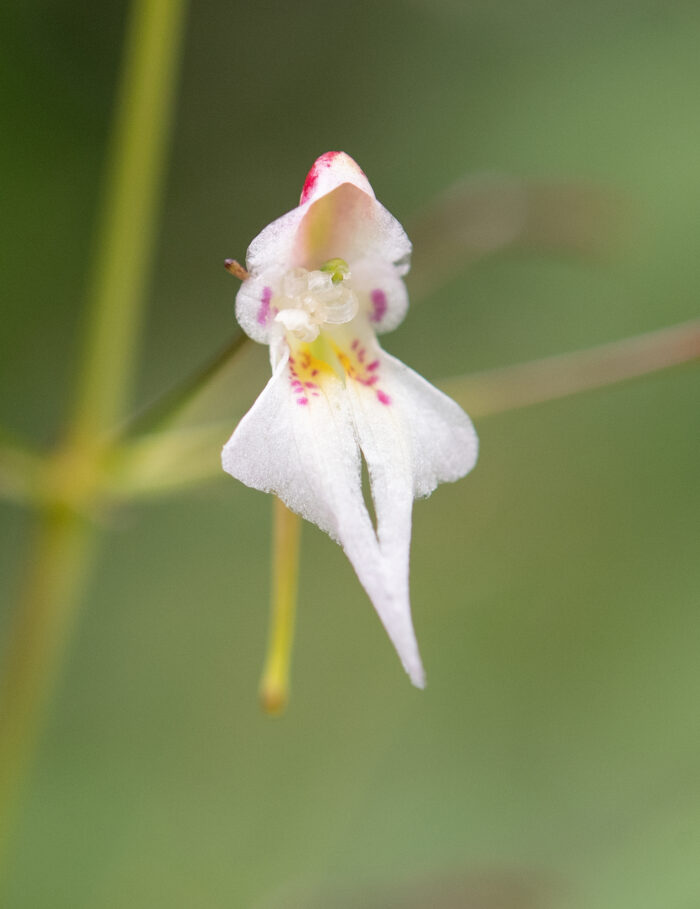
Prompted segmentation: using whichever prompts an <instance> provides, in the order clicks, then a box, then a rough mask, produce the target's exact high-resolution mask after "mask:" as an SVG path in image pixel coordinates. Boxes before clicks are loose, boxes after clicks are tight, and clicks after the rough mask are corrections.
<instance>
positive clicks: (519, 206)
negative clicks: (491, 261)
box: [407, 175, 628, 302]
mask: <svg viewBox="0 0 700 909" xmlns="http://www.w3.org/2000/svg"><path fill="white" fill-rule="evenodd" d="M627 207H628V203H625V201H624V200H623V199H621V198H619V197H616V196H615V195H614V194H613V193H612V192H610V191H607V190H605V189H604V188H602V187H600V186H596V185H595V184H586V183H584V182H581V181H578V182H577V181H573V180H568V181H567V180H561V181H558V182H557V181H551V180H549V181H547V180H538V181H535V180H532V181H528V180H521V179H516V178H509V177H506V176H499V175H493V176H482V177H478V178H470V179H469V180H464V181H462V182H461V183H457V184H455V185H454V186H452V187H450V188H449V189H448V190H446V191H445V192H444V193H442V194H441V195H439V196H438V197H437V198H436V199H435V200H434V201H433V202H431V203H430V204H429V205H428V206H427V207H426V208H425V209H423V211H422V212H419V213H418V214H417V215H416V216H414V217H413V218H412V219H411V220H409V222H408V234H409V236H410V237H411V240H412V241H413V249H414V253H413V265H412V268H411V272H410V273H409V276H408V278H407V282H408V285H409V291H410V296H411V300H412V302H416V301H417V300H419V299H421V298H422V297H424V296H426V295H427V294H429V293H431V292H433V291H435V290H437V289H438V288H439V287H440V286H441V285H442V284H444V283H445V282H446V281H449V280H450V278H452V277H453V276H454V275H455V274H457V273H458V272H459V271H460V270H461V269H462V268H464V267H465V266H467V265H469V264H470V263H472V262H474V261H476V260H478V259H481V258H483V257H484V256H488V255H493V254H495V253H500V252H504V251H507V250H524V251H529V252H541V253H547V254H549V255H551V254H563V255H577V256H584V257H593V258H599V257H601V256H605V255H609V254H610V252H611V250H614V249H615V248H616V246H617V245H618V244H619V241H620V238H621V234H622V227H623V220H624V214H625V209H626V208H627Z"/></svg>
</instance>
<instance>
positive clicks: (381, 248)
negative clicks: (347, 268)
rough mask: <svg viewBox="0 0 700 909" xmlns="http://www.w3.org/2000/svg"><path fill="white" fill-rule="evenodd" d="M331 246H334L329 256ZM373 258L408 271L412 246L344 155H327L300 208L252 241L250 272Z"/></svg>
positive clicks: (248, 261)
mask: <svg viewBox="0 0 700 909" xmlns="http://www.w3.org/2000/svg"><path fill="white" fill-rule="evenodd" d="M329 247H333V249H332V251H331V252H330V253H328V254H326V253H327V250H328V249H329ZM370 252H371V253H372V254H374V255H377V256H379V257H381V258H382V259H384V260H385V261H387V262H390V263H395V264H396V265H397V267H398V268H399V270H400V273H401V274H405V273H406V272H407V271H408V267H409V265H408V263H409V258H410V254H411V242H410V240H409V239H408V237H407V236H406V232H405V231H404V229H403V228H402V227H401V225H400V224H399V222H398V221H397V220H396V218H394V216H393V215H392V214H391V213H390V212H389V211H387V209H386V208H384V206H383V205H382V204H381V203H379V202H378V201H377V199H376V198H375V195H374V192H373V190H372V187H371V186H370V183H369V181H368V180H367V178H366V177H365V175H364V173H363V172H362V171H361V170H360V168H359V167H358V165H357V164H356V163H355V162H354V161H353V159H352V158H351V157H350V156H349V155H346V154H345V153H344V152H327V153H326V154H325V155H321V157H320V158H318V159H317V160H316V162H315V163H314V165H313V167H312V168H311V170H310V171H309V175H308V177H307V178H306V182H305V184H304V191H303V192H302V201H301V203H300V204H299V206H298V207H297V208H295V209H293V210H292V211H290V212H287V214H285V215H282V216H281V217H280V218H277V220H275V221H273V222H272V223H271V224H269V225H268V226H267V227H266V228H265V229H264V230H262V231H261V232H260V233H259V234H258V236H257V237H256V238H255V239H254V240H253V241H252V242H251V244H250V246H249V247H248V252H247V255H246V265H247V268H248V271H250V272H251V273H253V274H259V273H262V272H265V271H267V270H268V269H278V268H293V267H296V266H303V267H305V268H318V267H319V265H320V264H321V263H322V262H324V261H325V260H326V259H328V258H331V257H332V256H340V257H342V258H343V259H346V260H347V261H348V262H351V261H352V260H353V259H355V258H358V257H359V256H360V255H366V254H368V253H370Z"/></svg>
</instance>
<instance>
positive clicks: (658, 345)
mask: <svg viewBox="0 0 700 909" xmlns="http://www.w3.org/2000/svg"><path fill="white" fill-rule="evenodd" d="M699 357H700V319H694V320H693V321H691V322H684V323H682V324H681V325H673V326H672V327H670V328H662V329H659V330H658V331H650V332H648V333H647V334H643V335H637V336H635V337H633V338H625V339H624V340H622V341H613V342H612V343H609V344H601V345H600V346H598V347H592V348H590V349H588V350H581V351H578V352H576V353H567V354H559V355H558V356H554V357H545V358H544V359H542V360H534V361H533V362H531V363H521V364H518V365H516V366H506V367H505V368H501V369H490V370H487V371H486V372H482V373H473V374H472V375H465V376H459V377H458V378H454V379H446V380H444V381H442V382H439V383H438V384H439V385H440V388H442V389H443V391H445V392H446V393H447V394H448V395H450V396H451V397H453V398H455V400H457V401H459V403H460V404H462V406H463V407H465V408H466V409H467V410H468V411H469V413H470V414H471V415H472V416H473V417H476V418H479V417H483V416H488V415H490V414H495V413H503V412H505V411H508V410H517V409H519V408H521V407H529V406H530V405H532V404H541V403H544V402H545V401H554V400H556V399H557V398H565V397H568V396H569V395H573V394H579V393H581V392H584V391H590V390H591V389H594V388H603V387H604V386H607V385H615V384H617V383H618V382H623V381H626V380H628V379H635V378H637V377H639V376H645V375H649V374H650V373H653V372H658V371H659V370H662V369H668V368H670V367H672V366H680V365H681V364H683V363H689V362H691V361H693V360H697V359H698V358H699Z"/></svg>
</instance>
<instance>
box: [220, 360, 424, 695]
mask: <svg viewBox="0 0 700 909" xmlns="http://www.w3.org/2000/svg"><path fill="white" fill-rule="evenodd" d="M324 366H325V364H321V363H320V361H319V362H314V361H312V360H309V361H308V362H307V361H305V365H304V366H303V367H302V366H301V365H300V364H299V362H298V360H297V358H295V362H294V364H291V363H290V362H289V361H288V360H287V358H285V359H284V360H282V361H281V363H280V364H279V365H278V367H277V368H276V370H275V373H274V375H273V377H272V379H271V380H270V381H269V383H268V384H267V386H266V387H265V389H264V390H263V392H262V394H261V395H260V396H259V398H258V399H257V401H256V402H255V404H254V405H253V407H252V409H251V410H250V411H249V412H248V413H247V414H246V416H245V417H244V418H243V419H242V420H241V422H240V424H239V425H238V427H237V429H236V431H235V432H234V433H233V435H232V436H231V438H230V439H229V441H228V442H227V443H226V446H225V447H224V451H223V457H222V461H223V466H224V470H226V471H227V472H228V473H230V474H231V475H232V476H234V477H236V478H237V479H239V480H241V482H243V483H245V484H246V485H247V486H252V487H253V488H254V489H259V490H261V491H263V492H273V493H275V494H276V495H277V496H279V498H281V499H282V501H283V502H284V503H285V504H286V505H287V507H288V508H290V509H291V510H292V511H295V512H297V513H298V514H300V515H302V517H304V518H306V519H307V520H309V521H312V522H313V523H314V524H317V525H318V526H319V527H320V528H321V529H322V530H324V531H326V533H328V534H329V535H330V536H331V537H333V538H334V539H335V540H337V541H338V542H339V543H340V544H341V545H342V547H343V549H344V550H345V553H346V555H347V556H348V558H349V560H350V562H351V564H352V566H353V568H354V569H355V572H356V573H357V576H358V578H359V580H360V582H361V584H362V586H363V587H364V588H365V590H366V592H367V594H368V596H369V598H370V599H371V601H372V603H373V604H374V606H375V608H376V610H377V613H378V614H379V617H380V619H381V621H382V623H383V624H384V627H385V628H386V630H387V632H388V634H389V637H390V638H391V641H392V643H393V644H394V646H395V648H396V650H397V652H398V654H399V657H400V659H401V662H402V663H403V666H404V668H405V669H406V671H407V672H408V674H409V676H410V677H411V680H412V682H413V683H414V684H415V685H417V686H419V687H422V686H423V685H424V675H423V667H422V665H421V661H420V656H419V654H418V646H417V644H416V639H415V634H414V631H413V624H412V622H411V612H410V605H409V600H408V564H407V562H405V563H404V562H403V561H402V560H401V559H399V558H396V557H395V555H394V552H393V548H394V547H393V545H392V546H383V545H380V543H379V542H378V540H377V537H376V535H375V531H374V528H373V526H372V522H371V519H370V516H369V514H368V512H367V508H366V506H365V502H364V498H363V495H362V480H361V461H360V452H359V449H358V446H357V441H356V434H355V428H354V424H353V412H352V409H351V405H350V400H349V398H348V395H347V394H346V393H345V388H344V386H343V383H342V382H341V381H340V379H338V377H337V376H336V375H335V373H333V372H332V371H331V370H329V369H328V368H327V367H325V368H324ZM314 370H317V375H314V377H313V380H309V379H307V378H306V377H307V375H311V374H312V373H313V372H314ZM309 382H310V384H309ZM401 507H402V508H403V509H404V513H405V519H406V520H405V522H404V527H403V528H402V530H401V533H402V540H403V534H404V533H406V532H408V533H409V534H410V509H411V497H410V496H409V497H408V498H406V497H403V498H402V500H401ZM406 509H407V510H406ZM405 525H408V530H406V527H405ZM398 545H399V548H400V549H401V551H403V549H404V548H406V551H407V544H406V546H405V547H404V545H403V543H402V542H401V543H399V544H398ZM385 550H386V551H385Z"/></svg>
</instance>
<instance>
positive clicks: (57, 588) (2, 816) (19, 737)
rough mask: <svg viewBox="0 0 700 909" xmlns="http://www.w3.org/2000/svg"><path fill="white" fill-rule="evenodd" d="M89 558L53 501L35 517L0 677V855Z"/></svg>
mask: <svg viewBox="0 0 700 909" xmlns="http://www.w3.org/2000/svg"><path fill="white" fill-rule="evenodd" d="M89 556H90V534H89V532H88V527H87V525H86V524H85V523H84V521H83V520H82V519H81V518H80V517H78V516H77V515H76V514H75V513H74V512H71V511H70V510H68V509H67V508H64V507H60V506H57V507H55V508H52V509H51V510H50V511H48V512H47V513H46V514H44V515H43V516H42V519H41V523H40V525H39V527H38V530H37V538H36V541H35V547H34V550H33V552H32V560H31V562H30V564H29V566H28V571H27V574H26V577H25V579H24V584H23V588H22V590H21V593H20V600H19V604H18V609H17V611H16V614H15V620H14V625H13V626H12V627H11V628H10V629H9V634H8V640H9V644H10V647H9V650H8V654H7V660H6V662H5V665H4V667H3V676H2V679H0V728H1V729H2V735H1V736H0V857H2V856H3V854H4V852H5V849H6V847H7V845H8V839H9V834H10V832H11V827H12V822H13V819H14V814H15V811H16V808H17V804H18V801H19V797H20V795H21V788H22V783H23V780H24V777H25V774H26V772H27V770H28V764H29V762H30V760H31V756H32V754H33V751H34V748H35V745H36V741H37V738H38V734H39V730H40V728H41V721H42V717H43V714H44V710H45V708H46V706H47V703H48V700H49V694H50V692H51V689H52V687H53V684H54V680H55V678H56V675H57V673H58V671H59V669H60V664H61V661H62V656H63V653H64V651H65V648H66V645H67V642H68V640H69V639H70V633H71V629H72V625H73V621H74V619H75V616H76V613H77V606H78V604H79V602H80V596H81V593H82V586H83V582H84V578H85V575H86V570H87V564H88V561H89Z"/></svg>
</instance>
